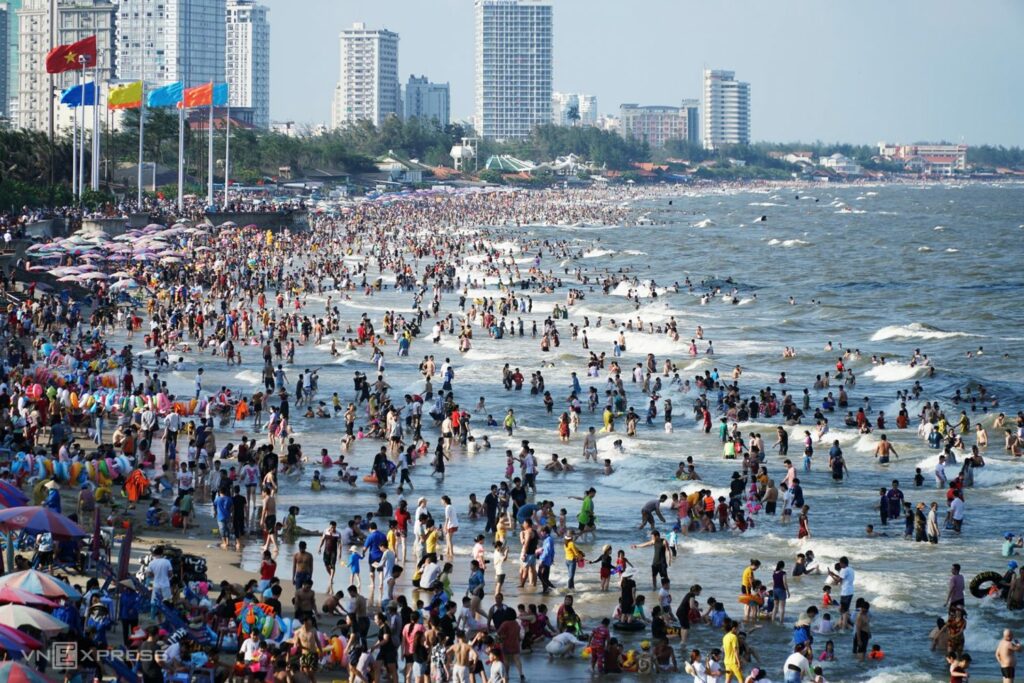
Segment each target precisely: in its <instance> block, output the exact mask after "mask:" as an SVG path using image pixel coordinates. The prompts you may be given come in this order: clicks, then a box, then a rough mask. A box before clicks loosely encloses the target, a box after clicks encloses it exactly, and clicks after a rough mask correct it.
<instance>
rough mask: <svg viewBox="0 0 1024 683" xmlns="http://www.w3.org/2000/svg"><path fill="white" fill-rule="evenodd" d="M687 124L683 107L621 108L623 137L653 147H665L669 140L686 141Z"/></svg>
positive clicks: (627, 106)
mask: <svg viewBox="0 0 1024 683" xmlns="http://www.w3.org/2000/svg"><path fill="white" fill-rule="evenodd" d="M687 123H688V120H687V112H686V109H684V108H683V107H664V106H659V105H649V106H643V107H642V106H640V105H638V104H623V105H620V106H619V126H620V130H621V131H622V137H624V138H626V139H627V140H638V141H640V142H646V143H647V144H648V145H650V146H651V147H664V146H665V143H666V142H668V141H669V140H686V139H687Z"/></svg>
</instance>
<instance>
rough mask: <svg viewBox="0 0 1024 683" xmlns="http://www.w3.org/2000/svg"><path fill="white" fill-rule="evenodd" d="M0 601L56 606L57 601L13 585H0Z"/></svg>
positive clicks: (34, 605) (37, 605)
mask: <svg viewBox="0 0 1024 683" xmlns="http://www.w3.org/2000/svg"><path fill="white" fill-rule="evenodd" d="M0 602H11V603H14V604H15V605H29V606H32V607H50V608H53V607H57V606H58V605H57V603H55V602H54V601H53V600H50V599H49V598H45V597H43V596H42V595H36V594H35V593H29V592H28V591H25V590H22V589H20V588H15V587H14V586H0Z"/></svg>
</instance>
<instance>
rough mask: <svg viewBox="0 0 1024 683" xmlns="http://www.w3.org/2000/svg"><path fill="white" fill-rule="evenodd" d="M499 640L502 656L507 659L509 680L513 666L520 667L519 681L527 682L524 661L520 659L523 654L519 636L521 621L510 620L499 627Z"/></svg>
mask: <svg viewBox="0 0 1024 683" xmlns="http://www.w3.org/2000/svg"><path fill="white" fill-rule="evenodd" d="M497 635H498V640H499V641H500V642H501V654H502V656H503V657H504V658H505V664H506V666H507V667H508V675H509V678H511V677H512V667H513V665H515V666H517V667H519V680H521V681H525V680H526V675H525V674H524V673H523V660H522V657H520V653H521V652H522V641H521V640H520V636H519V620H517V619H508V620H507V621H503V622H502V623H501V626H499V627H498V633H497Z"/></svg>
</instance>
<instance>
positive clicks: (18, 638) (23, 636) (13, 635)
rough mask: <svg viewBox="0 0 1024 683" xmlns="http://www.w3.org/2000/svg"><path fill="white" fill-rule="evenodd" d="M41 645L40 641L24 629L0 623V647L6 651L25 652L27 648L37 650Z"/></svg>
mask: <svg viewBox="0 0 1024 683" xmlns="http://www.w3.org/2000/svg"><path fill="white" fill-rule="evenodd" d="M42 647H43V644H42V643H40V642H39V641H38V640H36V639H35V638H33V637H32V636H30V635H29V634H27V633H25V632H24V631H19V630H18V629H16V628H14V627H13V626H4V625H3V624H0V648H3V649H5V650H7V651H8V652H20V653H25V652H28V651H29V650H39V649H41V648H42Z"/></svg>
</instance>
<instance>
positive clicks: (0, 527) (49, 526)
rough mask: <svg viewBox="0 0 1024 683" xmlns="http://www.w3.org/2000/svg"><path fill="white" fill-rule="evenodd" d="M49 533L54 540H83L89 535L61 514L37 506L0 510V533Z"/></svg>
mask: <svg viewBox="0 0 1024 683" xmlns="http://www.w3.org/2000/svg"><path fill="white" fill-rule="evenodd" d="M20 530H24V531H28V532H29V533H35V534H41V533H44V532H49V533H50V534H52V535H53V537H54V538H55V539H58V540H64V539H69V538H85V537H86V536H88V535H89V534H88V533H86V531H85V530H84V529H82V527H80V526H78V525H77V524H75V523H74V522H72V521H71V520H70V519H68V518H67V517H65V516H64V515H62V514H59V513H57V512H54V511H53V510H51V509H49V508H44V507H42V506H39V505H30V506H25V507H13V508H7V509H6V510H0V531H20Z"/></svg>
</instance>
